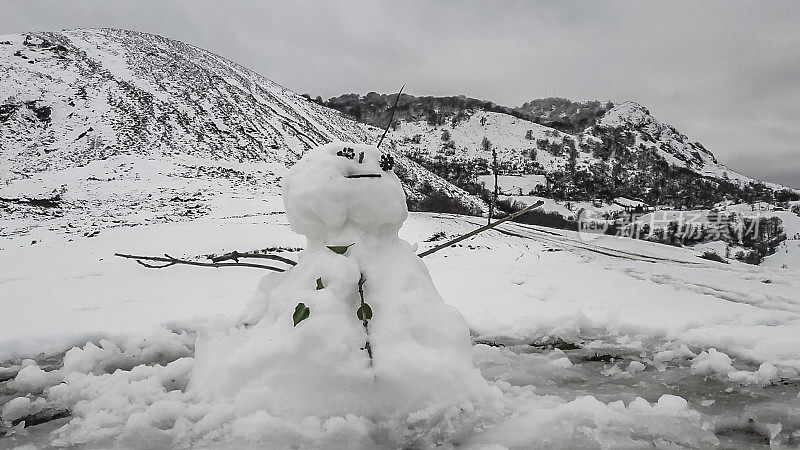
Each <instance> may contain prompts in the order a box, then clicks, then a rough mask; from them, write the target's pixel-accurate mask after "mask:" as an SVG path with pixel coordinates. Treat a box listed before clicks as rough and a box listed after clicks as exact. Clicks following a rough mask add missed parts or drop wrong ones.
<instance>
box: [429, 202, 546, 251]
mask: <svg viewBox="0 0 800 450" xmlns="http://www.w3.org/2000/svg"><path fill="white" fill-rule="evenodd" d="M542 205H544V202H543V201H541V200H539V201H538V202H536V203H534V204H532V205H529V206H527V207H525V208H523V209H520V210H519V211H517V212H515V213H514V214H511V215H508V216H506V217H503V218H502V219H500V220H498V221H496V222H494V223H491V224H488V225H484V226H482V227H480V228H478V229H475V230H472V231H470V232H469V233H467V234H463V235H461V236H459V237H457V238H455V239H451V240H449V241H447V242H445V243H443V244H439V245H437V246H436V247H433V248H431V249H428V250H425V251H424V252H422V253H420V254H418V255H417V256H419V257H420V258H424V257H425V256H428V255H430V254H431V253H435V252H438V251H439V250H442V249H444V248H447V247H450V246H451V245H453V244H456V243H459V242H461V241H463V240H464V239H469V238H471V237H472V236H475V235H476V234H478V233H482V232H484V231H486V230H490V229H492V228H494V227H496V226H498V225H500V224H501V223H503V222H507V221H509V220H512V219H515V218H517V217H519V216H521V215H523V214H525V213H526V212H529V211H531V210H533V209H536V208H538V207H540V206H542Z"/></svg>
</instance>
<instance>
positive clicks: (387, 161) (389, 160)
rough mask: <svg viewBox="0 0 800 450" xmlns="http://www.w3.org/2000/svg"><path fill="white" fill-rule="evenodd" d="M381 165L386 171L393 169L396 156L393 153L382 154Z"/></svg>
mask: <svg viewBox="0 0 800 450" xmlns="http://www.w3.org/2000/svg"><path fill="white" fill-rule="evenodd" d="M380 165H381V169H383V170H384V172H386V171H389V170H392V168H393V167H394V157H392V155H390V154H388V153H384V154H382V155H381V162H380Z"/></svg>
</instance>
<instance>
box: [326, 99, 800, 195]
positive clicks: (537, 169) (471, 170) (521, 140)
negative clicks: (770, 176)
mask: <svg viewBox="0 0 800 450" xmlns="http://www.w3.org/2000/svg"><path fill="white" fill-rule="evenodd" d="M383 97H386V99H387V100H388V98H390V97H392V96H391V95H386V96H383ZM381 99H382V96H381V95H380V94H374V93H370V94H367V95H365V96H363V97H359V96H356V95H354V94H347V95H344V96H340V97H334V98H332V99H331V100H329V101H327V102H323V103H324V104H326V105H329V106H333V107H336V108H337V109H339V110H341V111H343V112H345V113H348V114H353V113H354V112H355V113H358V115H359V117H360V119H361V120H363V121H366V122H368V121H369V120H374V118H375V117H382V116H381V112H380V110H381V108H382V107H383V105H384V104H385V103H384V102H382V101H381ZM404 102H405V104H404ZM400 105H401V106H400V107H403V108H404V110H403V112H404V114H403V115H401V118H402V120H400V121H399V123H398V125H397V126H396V129H395V130H393V131H392V133H391V135H390V136H391V139H392V140H393V142H394V144H395V145H396V148H397V150H398V151H399V152H401V153H404V154H406V155H408V156H410V157H411V158H412V159H414V160H416V161H418V162H420V163H422V164H423V165H425V166H426V167H427V168H429V169H431V170H433V171H434V172H435V173H437V174H440V175H443V176H445V177H446V178H448V179H450V180H451V181H453V182H456V183H459V184H461V185H462V186H466V185H467V184H468V183H464V182H465V181H467V180H472V181H473V182H474V178H475V177H476V176H478V175H481V174H484V173H487V172H488V166H489V162H490V161H491V158H492V156H491V152H490V151H488V150H486V149H485V148H484V147H483V145H482V142H483V138H484V137H486V138H487V139H488V140H489V141H490V143H491V144H492V145H491V146H492V147H493V148H494V149H496V150H497V152H498V159H499V164H500V170H501V173H503V174H507V175H546V176H547V180H548V184H547V185H546V186H543V187H542V191H541V192H539V193H540V194H543V195H549V196H553V197H562V198H572V199H589V198H593V197H607V198H613V197H615V196H626V197H631V198H637V199H640V200H643V201H647V202H650V203H661V204H664V203H668V204H674V205H676V206H677V205H681V206H695V205H698V204H711V203H713V202H714V201H720V200H722V199H723V198H726V197H727V198H732V199H738V200H743V201H754V200H758V199H767V198H771V197H772V196H773V195H775V194H776V193H777V197H778V199H780V197H787V199H790V198H797V197H798V195H799V194H798V191H796V190H794V189H790V188H786V187H784V186H780V185H777V184H773V183H763V182H760V181H758V180H755V179H752V178H750V177H747V176H745V175H742V174H740V173H737V172H735V171H733V170H731V169H729V168H728V167H726V166H725V165H724V164H722V163H720V162H719V161H718V160H717V158H716V157H715V156H714V155H713V154H712V153H711V151H709V150H708V149H706V148H705V147H704V146H703V145H702V144H701V143H699V142H695V141H692V140H691V139H689V138H688V137H687V136H686V135H684V134H683V133H681V132H680V131H678V130H677V129H676V128H675V127H674V126H672V125H668V124H665V123H662V122H660V121H659V120H658V119H656V118H655V117H653V116H652V115H651V114H650V111H649V110H648V109H646V108H645V107H643V106H641V105H639V104H637V103H635V102H631V101H626V102H621V103H618V104H611V103H610V102H609V103H606V104H605V105H603V104H601V103H600V102H583V103H575V102H570V101H568V100H566V99H542V100H538V101H534V102H529V103H526V104H525V105H523V107H520V108H507V107H501V106H498V105H495V104H493V103H490V102H482V101H479V100H475V99H466V98H462V97H443V98H439V97H418V98H416V97H413V96H410V95H408V96H406V95H405V94H404V95H403V96H402V97H401V100H400ZM425 105H427V106H425ZM400 107H399V108H400ZM547 108H550V109H547ZM537 122H539V123H537ZM542 123H547V124H550V125H552V127H551V126H546V125H543V124H542ZM581 124H586V125H588V126H586V127H584V128H581V127H580V126H581ZM465 173H466V175H465Z"/></svg>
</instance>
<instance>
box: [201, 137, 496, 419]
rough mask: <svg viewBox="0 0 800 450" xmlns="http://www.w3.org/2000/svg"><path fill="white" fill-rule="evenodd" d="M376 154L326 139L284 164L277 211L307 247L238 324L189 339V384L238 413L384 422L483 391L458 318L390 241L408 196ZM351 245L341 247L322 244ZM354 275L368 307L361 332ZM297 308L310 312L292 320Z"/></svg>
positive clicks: (399, 244)
mask: <svg viewBox="0 0 800 450" xmlns="http://www.w3.org/2000/svg"><path fill="white" fill-rule="evenodd" d="M348 149H349V150H348ZM381 157H382V155H381V153H380V151H379V150H378V149H377V148H376V147H374V146H369V145H359V144H345V143H332V144H327V145H324V146H322V147H320V148H317V149H314V150H311V151H309V152H308V153H307V154H306V155H305V156H304V157H303V159H302V160H301V161H299V162H298V163H297V164H296V165H295V166H293V167H292V169H291V170H290V171H289V174H288V175H287V177H286V178H285V180H284V202H285V206H286V213H287V216H288V218H289V222H290V223H291V225H292V228H293V229H294V230H295V231H296V232H298V233H300V234H303V235H305V236H306V237H307V247H306V249H305V250H304V251H303V252H302V253H301V254H300V256H299V261H298V264H297V265H296V266H295V267H294V268H292V269H291V270H289V271H287V272H285V273H279V274H270V275H267V276H266V277H264V279H263V280H262V283H261V286H260V294H259V295H258V296H257V297H256V298H255V299H254V300H253V302H251V305H250V307H249V308H248V311H247V312H246V317H245V319H244V320H243V322H244V323H246V324H245V325H240V326H237V327H233V328H228V329H224V330H218V331H216V332H208V333H205V334H204V335H203V336H202V337H201V338H199V339H198V342H197V349H196V362H195V369H194V371H193V374H192V382H191V385H190V390H192V391H193V392H196V393H198V394H199V395H200V396H202V397H205V398H206V400H212V401H213V400H219V401H223V400H225V401H230V402H232V403H233V404H234V407H235V410H236V412H237V414H249V413H252V412H255V411H258V410H265V411H267V412H268V413H270V414H273V415H288V416H294V417H306V416H333V415H344V414H350V413H352V414H356V415H362V416H367V417H371V418H379V419H391V418H393V417H406V416H408V414H409V413H412V412H415V411H419V410H431V409H441V408H448V407H454V406H455V407H459V406H465V405H467V404H469V403H471V401H473V400H476V399H478V398H483V399H485V398H487V394H488V392H489V391H490V389H489V388H488V387H487V384H486V382H485V381H484V380H483V378H481V376H480V374H479V372H478V371H477V370H476V369H475V368H474V366H473V361H472V352H471V348H470V340H469V330H468V328H467V325H466V322H465V321H464V319H463V317H462V316H461V314H460V313H459V312H458V311H457V310H456V309H455V308H453V307H451V306H448V305H446V304H445V303H444V302H443V301H442V299H441V297H440V296H439V294H438V292H437V291H436V288H435V286H434V284H433V282H432V280H431V277H430V275H429V273H428V270H427V268H426V267H425V265H424V263H423V262H422V260H421V259H420V258H418V257H417V256H416V255H415V254H414V249H413V248H412V246H411V245H409V244H408V243H407V242H405V241H403V240H401V239H400V238H398V236H397V232H398V230H399V229H400V227H401V225H402V223H403V221H404V220H405V219H406V217H407V215H408V212H407V209H406V203H405V195H404V192H403V189H402V187H401V184H400V182H399V180H398V178H397V176H396V175H395V174H394V173H393V172H392V171H391V167H390V164H389V163H390V161H388V156H383V158H384V160H383V164H381ZM350 244H352V245H351V246H350V247H349V248H348V249H347V251H346V252H345V253H344V254H338V253H337V252H335V251H332V250H331V249H330V248H329V247H330V246H347V245H350ZM362 277H363V278H362ZM317 279H320V280H321V283H322V286H323V288H322V289H318V287H319V286H318V284H317ZM360 280H362V281H363V285H362V287H363V301H364V302H366V303H367V304H368V305H369V306H370V307H371V310H372V312H373V317H372V318H371V320H369V321H368V327H367V328H366V329H365V327H364V324H363V322H362V320H359V318H358V317H357V315H356V311H357V310H358V308H359V306H360V304H361V302H362V298H361V295H360V294H359V289H358V288H359V281H360ZM298 303H303V304H305V305H306V306H308V307H309V309H310V315H309V317H308V318H306V319H304V320H303V321H301V322H300V323H299V324H297V325H296V326H294V323H293V313H294V312H295V308H296V305H297V304H298ZM367 341H369V343H370V346H371V349H372V358H370V356H369V355H368V351H367V349H366V348H365V344H366V342H367ZM488 396H489V397H491V395H488ZM467 407H468V406H467Z"/></svg>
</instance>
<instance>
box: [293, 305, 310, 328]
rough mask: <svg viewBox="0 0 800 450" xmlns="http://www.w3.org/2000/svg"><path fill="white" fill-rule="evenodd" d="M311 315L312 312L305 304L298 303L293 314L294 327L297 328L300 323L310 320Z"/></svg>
mask: <svg viewBox="0 0 800 450" xmlns="http://www.w3.org/2000/svg"><path fill="white" fill-rule="evenodd" d="M310 315H311V310H310V309H309V308H308V306H306V305H305V304H304V303H298V304H297V306H296V307H295V308H294V314H292V320H293V321H294V326H297V324H298V323H300V322H302V321H304V320H306V319H308V316H310Z"/></svg>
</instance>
